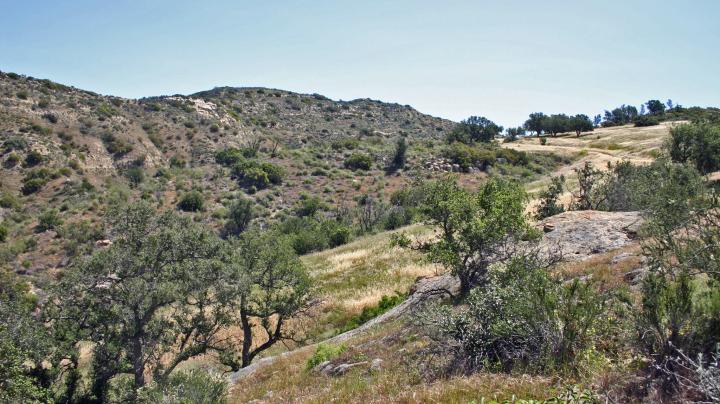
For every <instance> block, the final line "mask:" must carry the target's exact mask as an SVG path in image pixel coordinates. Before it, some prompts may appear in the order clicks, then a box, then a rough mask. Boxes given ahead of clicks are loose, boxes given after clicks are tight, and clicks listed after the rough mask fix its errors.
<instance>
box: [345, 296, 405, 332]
mask: <svg viewBox="0 0 720 404" xmlns="http://www.w3.org/2000/svg"><path fill="white" fill-rule="evenodd" d="M405 298H406V296H405V295H404V294H401V293H399V292H395V294H394V295H392V296H386V295H383V296H382V297H381V298H380V301H379V302H378V303H377V304H376V305H373V306H365V307H363V309H362V311H361V312H360V314H358V315H355V316H353V317H351V318H350V320H348V322H347V323H346V324H345V325H344V326H343V328H342V329H341V331H340V332H341V333H342V332H345V331H349V330H352V329H355V328H357V327H359V326H361V325H363V324H365V323H367V322H368V321H370V320H372V319H374V318H375V317H377V316H379V315H381V314H384V313H385V312H387V311H388V310H390V309H392V308H393V307H395V306H397V305H398V304H400V303H402V302H403V301H404V300H405Z"/></svg>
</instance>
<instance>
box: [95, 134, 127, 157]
mask: <svg viewBox="0 0 720 404" xmlns="http://www.w3.org/2000/svg"><path fill="white" fill-rule="evenodd" d="M102 141H103V143H104V144H105V149H107V151H108V153H110V154H112V155H113V156H115V157H118V158H119V157H122V156H124V155H126V154H128V153H130V152H131V151H132V150H133V146H132V145H131V144H130V143H127V142H125V141H123V140H121V139H118V138H117V137H116V136H115V135H113V134H112V133H106V134H105V135H103V136H102Z"/></svg>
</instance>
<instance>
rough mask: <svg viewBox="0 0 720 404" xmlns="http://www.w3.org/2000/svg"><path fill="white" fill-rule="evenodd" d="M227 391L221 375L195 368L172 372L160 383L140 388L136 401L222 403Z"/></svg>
mask: <svg viewBox="0 0 720 404" xmlns="http://www.w3.org/2000/svg"><path fill="white" fill-rule="evenodd" d="M227 392H228V386H227V383H226V382H225V380H223V378H222V377H218V376H213V375H210V374H208V373H206V372H203V371H201V370H198V369H195V370H190V371H182V372H177V373H173V374H172V375H171V376H170V377H169V378H168V379H167V380H165V381H163V382H161V383H152V384H150V385H148V386H147V387H144V388H142V389H140V391H139V394H138V402H140V403H145V404H157V403H161V404H171V403H202V404H224V403H226V402H227Z"/></svg>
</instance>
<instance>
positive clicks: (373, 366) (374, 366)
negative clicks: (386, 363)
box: [370, 358, 383, 372]
mask: <svg viewBox="0 0 720 404" xmlns="http://www.w3.org/2000/svg"><path fill="white" fill-rule="evenodd" d="M382 363H383V360H382V359H380V358H375V359H373V361H372V363H370V371H371V372H378V371H380V369H381V368H382Z"/></svg>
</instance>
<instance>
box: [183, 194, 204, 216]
mask: <svg viewBox="0 0 720 404" xmlns="http://www.w3.org/2000/svg"><path fill="white" fill-rule="evenodd" d="M178 208H180V209H181V210H183V211H185V212H199V211H201V210H203V209H204V208H205V198H204V197H203V195H202V194H201V193H200V192H198V191H190V192H188V193H186V194H184V195H183V196H182V197H181V198H180V202H178Z"/></svg>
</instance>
